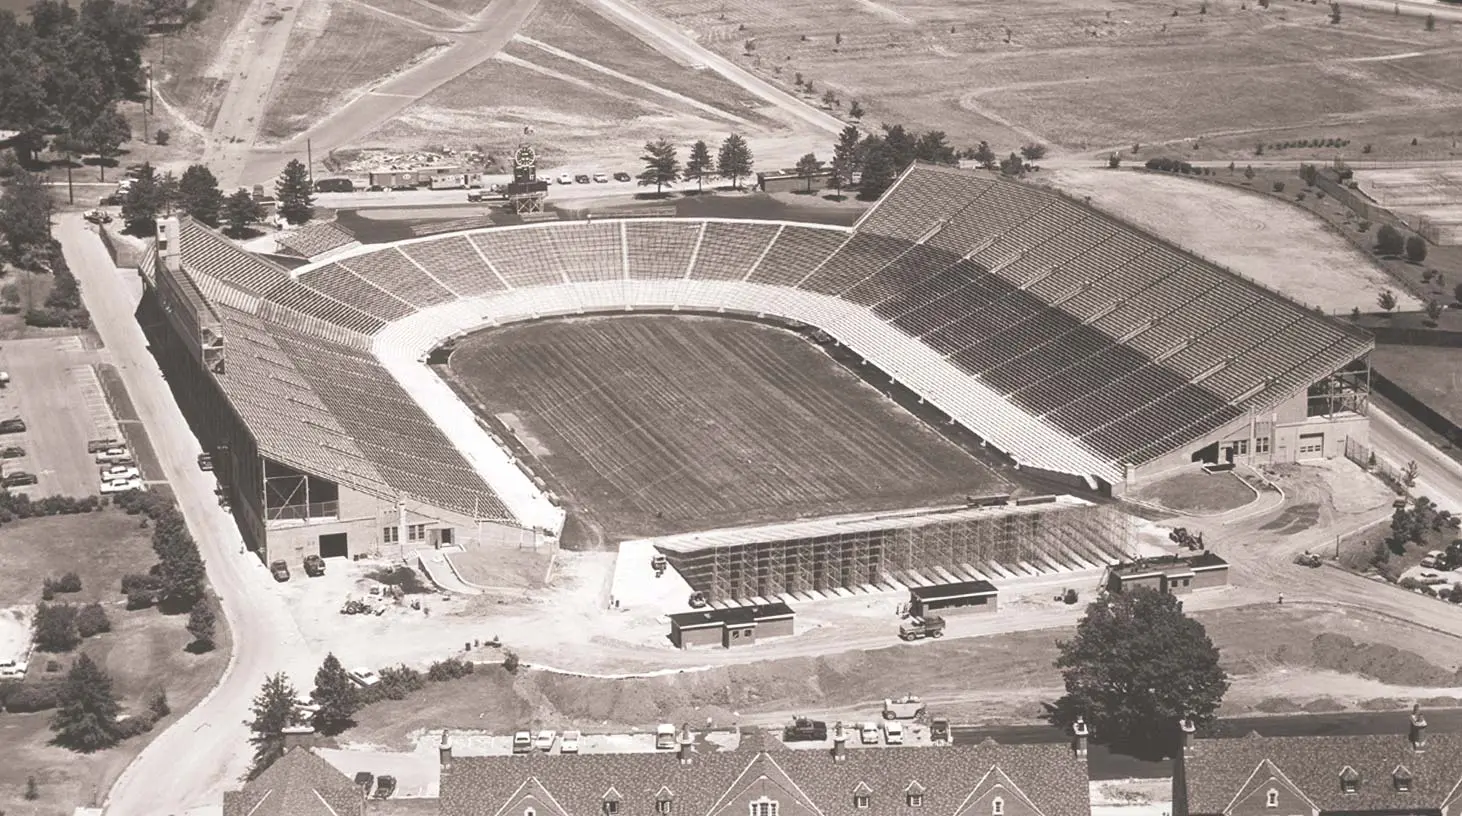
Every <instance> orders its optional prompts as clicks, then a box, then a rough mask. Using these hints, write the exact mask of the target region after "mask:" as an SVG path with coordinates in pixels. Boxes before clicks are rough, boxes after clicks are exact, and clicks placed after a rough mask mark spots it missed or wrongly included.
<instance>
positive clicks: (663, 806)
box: [655, 799, 670, 816]
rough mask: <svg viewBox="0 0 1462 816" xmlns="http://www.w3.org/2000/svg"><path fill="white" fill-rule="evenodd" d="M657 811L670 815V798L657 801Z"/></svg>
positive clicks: (661, 814)
mask: <svg viewBox="0 0 1462 816" xmlns="http://www.w3.org/2000/svg"><path fill="white" fill-rule="evenodd" d="M655 812H656V813H658V814H660V816H670V800H669V799H661V800H660V801H658V802H656V803H655Z"/></svg>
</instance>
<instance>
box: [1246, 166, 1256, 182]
mask: <svg viewBox="0 0 1462 816" xmlns="http://www.w3.org/2000/svg"><path fill="white" fill-rule="evenodd" d="M1244 178H1246V179H1248V180H1249V181H1253V180H1254V165H1252V164H1251V165H1248V166H1246V167H1245V168H1244Z"/></svg>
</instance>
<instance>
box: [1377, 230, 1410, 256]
mask: <svg viewBox="0 0 1462 816" xmlns="http://www.w3.org/2000/svg"><path fill="white" fill-rule="evenodd" d="M1405 245H1406V242H1405V241H1404V240H1403V239H1402V237H1401V232H1400V231H1399V230H1397V229H1396V228H1395V227H1393V226H1391V225H1390V224H1382V225H1381V229H1380V230H1379V231H1377V232H1376V252H1379V253H1380V254H1382V255H1400V254H1401V251H1402V250H1403V249H1404V248H1405Z"/></svg>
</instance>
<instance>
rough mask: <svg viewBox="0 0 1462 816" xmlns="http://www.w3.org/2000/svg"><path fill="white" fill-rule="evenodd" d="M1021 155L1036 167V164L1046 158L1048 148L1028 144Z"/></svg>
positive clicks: (1041, 145) (1022, 149)
mask: <svg viewBox="0 0 1462 816" xmlns="http://www.w3.org/2000/svg"><path fill="white" fill-rule="evenodd" d="M1020 155H1022V156H1024V157H1025V160H1026V161H1028V162H1030V163H1031V164H1032V165H1034V164H1035V163H1036V162H1038V161H1040V160H1041V159H1043V158H1045V156H1046V146H1045V145H1043V144H1034V143H1032V144H1028V145H1026V146H1025V147H1022V148H1021V149H1020Z"/></svg>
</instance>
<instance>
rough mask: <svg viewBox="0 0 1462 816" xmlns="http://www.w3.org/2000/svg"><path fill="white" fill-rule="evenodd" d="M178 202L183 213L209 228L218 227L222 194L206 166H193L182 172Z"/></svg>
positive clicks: (221, 208)
mask: <svg viewBox="0 0 1462 816" xmlns="http://www.w3.org/2000/svg"><path fill="white" fill-rule="evenodd" d="M178 201H179V205H180V206H181V207H182V210H183V212H185V213H187V214H188V215H191V216H192V217H194V218H196V219H198V220H199V221H201V222H203V223H204V224H207V225H208V226H210V227H216V226H218V217H219V213H220V212H221V211H222V210H223V193H222V192H221V191H219V189H218V179H216V178H214V176H213V171H212V170H209V169H208V167H207V166H206V165H202V164H194V165H191V166H189V167H188V169H187V170H184V171H183V177H182V178H181V179H179V180H178Z"/></svg>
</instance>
